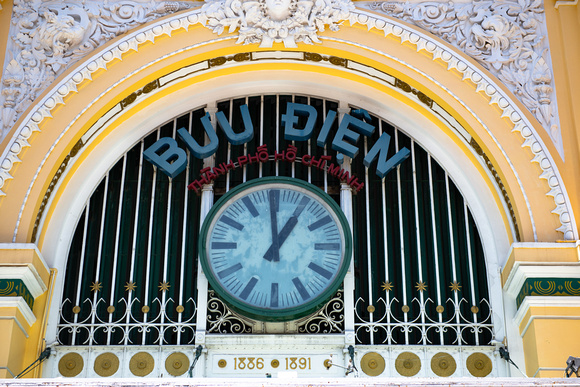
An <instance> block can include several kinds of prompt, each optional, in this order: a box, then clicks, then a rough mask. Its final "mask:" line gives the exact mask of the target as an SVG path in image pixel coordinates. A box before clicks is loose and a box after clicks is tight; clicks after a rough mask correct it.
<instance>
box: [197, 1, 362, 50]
mask: <svg viewBox="0 0 580 387" xmlns="http://www.w3.org/2000/svg"><path fill="white" fill-rule="evenodd" d="M354 9H355V7H354V4H353V2H352V1H350V0H326V1H313V0H257V1H256V0H241V1H240V0H207V1H206V3H205V4H204V5H203V7H202V8H201V12H202V13H204V14H205V16H206V17H207V27H208V28H211V29H212V30H213V32H215V33H216V34H218V35H221V34H222V33H224V32H226V33H233V32H235V31H236V30H237V31H238V40H237V42H236V43H243V44H250V43H259V44H260V47H272V44H273V43H274V42H276V43H284V46H285V47H292V48H293V47H297V45H296V43H297V42H304V43H307V44H312V43H314V42H315V43H320V39H318V36H317V33H318V32H319V31H320V32H323V31H325V29H326V28H328V29H330V30H331V31H338V29H339V25H340V23H341V22H342V21H343V20H346V19H348V18H349V16H350V12H351V11H352V10H354Z"/></svg>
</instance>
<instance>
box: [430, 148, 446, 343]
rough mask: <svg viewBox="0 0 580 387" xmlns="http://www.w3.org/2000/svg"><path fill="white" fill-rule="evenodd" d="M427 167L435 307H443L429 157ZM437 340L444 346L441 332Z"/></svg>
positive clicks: (440, 317)
mask: <svg viewBox="0 0 580 387" xmlns="http://www.w3.org/2000/svg"><path fill="white" fill-rule="evenodd" d="M427 166H428V170H429V198H430V202H431V225H432V229H433V230H432V231H433V251H434V256H433V259H434V260H435V278H436V282H437V284H436V289H437V305H443V304H442V303H441V279H440V273H439V247H438V243H437V222H436V219H435V197H434V195H433V172H432V170H431V155H429V156H428V158H427ZM437 315H438V316H439V323H443V314H441V313H437ZM439 340H441V342H440V344H441V345H444V344H445V335H444V334H443V332H442V331H439Z"/></svg>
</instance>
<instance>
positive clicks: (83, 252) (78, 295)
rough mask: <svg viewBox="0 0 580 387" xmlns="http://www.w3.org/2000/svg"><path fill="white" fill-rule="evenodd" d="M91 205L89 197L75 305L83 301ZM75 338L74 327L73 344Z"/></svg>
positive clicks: (76, 318) (75, 317)
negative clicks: (82, 289)
mask: <svg viewBox="0 0 580 387" xmlns="http://www.w3.org/2000/svg"><path fill="white" fill-rule="evenodd" d="M90 207H91V199H89V200H88V201H87V205H86V207H85V224H84V226H83V244H82V247H81V263H80V266H79V279H78V281H77V294H76V298H75V306H80V302H81V288H82V284H83V272H84V266H85V252H86V244H87V229H88V227H89V212H90ZM78 320H79V314H78V313H75V315H74V323H75V324H77V323H78ZM75 340H76V330H75V329H73V331H72V340H71V343H72V345H75V344H76V342H75Z"/></svg>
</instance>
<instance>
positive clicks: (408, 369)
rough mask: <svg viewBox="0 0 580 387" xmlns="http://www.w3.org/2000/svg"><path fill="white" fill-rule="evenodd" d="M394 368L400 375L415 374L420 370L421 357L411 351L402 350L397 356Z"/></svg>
mask: <svg viewBox="0 0 580 387" xmlns="http://www.w3.org/2000/svg"><path fill="white" fill-rule="evenodd" d="M395 368H396V369H397V372H398V373H399V374H400V375H403V376H415V375H417V373H418V372H419V371H420V370H421V359H419V356H417V355H415V354H414V353H413V352H403V353H401V354H400V355H399V356H397V360H395Z"/></svg>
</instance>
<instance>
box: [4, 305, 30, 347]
mask: <svg viewBox="0 0 580 387" xmlns="http://www.w3.org/2000/svg"><path fill="white" fill-rule="evenodd" d="M0 308H18V310H19V311H20V313H22V316H24V319H25V320H26V322H27V323H28V325H30V326H32V325H34V323H35V322H36V316H34V313H33V312H32V309H30V307H29V306H28V304H27V303H26V301H24V298H22V297H0ZM9 318H12V317H9ZM16 322H17V323H18V326H19V327H20V329H22V331H23V332H24V333H25V334H26V337H27V338H28V334H27V333H26V331H25V330H24V328H23V327H22V325H20V322H18V320H17V319H16Z"/></svg>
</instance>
